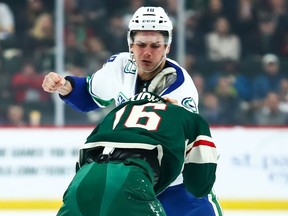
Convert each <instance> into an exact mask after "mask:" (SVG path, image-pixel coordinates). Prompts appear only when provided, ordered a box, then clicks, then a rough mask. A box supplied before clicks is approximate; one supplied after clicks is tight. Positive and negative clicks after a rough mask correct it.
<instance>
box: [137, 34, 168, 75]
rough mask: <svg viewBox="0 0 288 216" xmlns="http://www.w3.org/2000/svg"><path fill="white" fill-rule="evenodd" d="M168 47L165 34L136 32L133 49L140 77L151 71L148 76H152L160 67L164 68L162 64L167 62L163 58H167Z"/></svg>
mask: <svg viewBox="0 0 288 216" xmlns="http://www.w3.org/2000/svg"><path fill="white" fill-rule="evenodd" d="M166 47H167V45H165V43H164V36H163V35H162V34H161V33H159V32H156V31H139V32H137V33H136V35H135V37H134V43H133V44H132V46H131V51H132V52H133V55H134V58H135V61H136V64H137V66H138V74H139V76H140V77H141V76H142V74H143V75H144V76H145V72H146V73H147V72H149V75H148V76H151V77H153V74H157V73H158V72H159V68H162V67H161V66H163V65H164V64H165V59H164V60H163V58H166ZM167 50H168V49H167ZM160 62H161V63H160ZM159 63H160V65H159ZM146 76H147V74H146ZM151 77H146V78H151ZM142 78H144V77H142Z"/></svg>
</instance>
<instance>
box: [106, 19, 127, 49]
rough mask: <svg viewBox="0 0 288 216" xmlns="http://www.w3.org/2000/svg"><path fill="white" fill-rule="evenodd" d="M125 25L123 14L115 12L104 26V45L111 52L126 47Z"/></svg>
mask: <svg viewBox="0 0 288 216" xmlns="http://www.w3.org/2000/svg"><path fill="white" fill-rule="evenodd" d="M126 34H127V25H126V23H125V19H124V15H123V14H116V15H115V16H113V17H111V18H110V20H109V24H108V26H106V36H105V46H106V47H107V49H108V50H109V52H111V53H118V52H119V51H121V50H126V49H127V39H126Z"/></svg>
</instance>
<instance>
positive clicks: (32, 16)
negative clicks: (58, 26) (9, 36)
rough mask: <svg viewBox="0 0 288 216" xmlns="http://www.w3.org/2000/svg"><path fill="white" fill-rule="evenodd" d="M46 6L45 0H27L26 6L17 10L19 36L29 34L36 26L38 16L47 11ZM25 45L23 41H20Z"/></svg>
mask: <svg viewBox="0 0 288 216" xmlns="http://www.w3.org/2000/svg"><path fill="white" fill-rule="evenodd" d="M47 12H48V11H47V9H46V6H45V4H44V2H43V0H26V2H25V4H24V7H23V8H19V9H18V10H17V14H16V16H17V29H16V30H17V31H16V32H17V38H23V35H25V34H27V32H29V31H30V29H31V28H32V27H33V26H34V23H35V21H36V20H37V18H38V17H39V16H40V15H41V14H43V13H47ZM20 43H21V44H22V45H20V46H21V47H22V46H23V43H24V41H23V42H21V41H20Z"/></svg>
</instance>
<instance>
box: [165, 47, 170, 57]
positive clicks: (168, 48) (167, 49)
mask: <svg viewBox="0 0 288 216" xmlns="http://www.w3.org/2000/svg"><path fill="white" fill-rule="evenodd" d="M165 52H166V55H167V54H169V52H170V45H167V47H166V51H165Z"/></svg>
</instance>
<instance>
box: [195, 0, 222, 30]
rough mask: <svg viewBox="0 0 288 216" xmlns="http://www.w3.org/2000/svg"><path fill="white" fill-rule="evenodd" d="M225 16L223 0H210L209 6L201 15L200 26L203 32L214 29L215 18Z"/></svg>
mask: <svg viewBox="0 0 288 216" xmlns="http://www.w3.org/2000/svg"><path fill="white" fill-rule="evenodd" d="M220 16H224V11H223V4H222V1H221V0H208V6H207V8H206V10H204V12H203V13H202V15H201V19H200V25H199V26H200V28H201V31H202V32H203V33H208V32H211V31H213V29H214V22H215V20H216V19H217V18H218V17H220Z"/></svg>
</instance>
